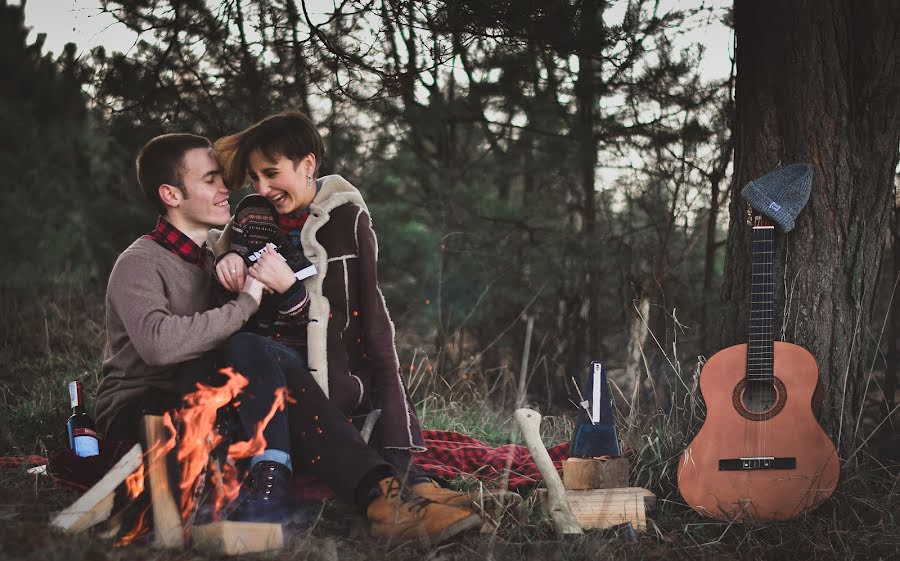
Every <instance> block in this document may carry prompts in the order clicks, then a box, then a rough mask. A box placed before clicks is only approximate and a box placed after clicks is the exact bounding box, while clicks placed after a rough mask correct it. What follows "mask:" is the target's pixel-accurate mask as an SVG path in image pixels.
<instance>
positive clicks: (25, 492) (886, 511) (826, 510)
mask: <svg viewBox="0 0 900 561" xmlns="http://www.w3.org/2000/svg"><path fill="white" fill-rule="evenodd" d="M56 291H57V292H59V293H60V294H61V295H62V296H61V297H55V298H51V299H44V301H45V302H46V303H45V304H43V305H42V306H37V305H33V304H25V303H23V302H22V301H16V300H14V299H12V298H11V297H10V295H8V294H7V295H2V294H0V296H2V297H3V298H4V299H3V301H2V302H0V309H2V310H3V317H4V319H5V320H6V321H4V322H3V326H2V327H0V361H2V362H0V363H2V370H0V416H2V417H0V418H3V419H4V423H3V424H2V428H0V455H4V456H9V455H21V454H35V453H36V454H42V455H46V454H47V453H48V452H52V451H54V450H57V449H59V448H61V447H62V446H64V445H65V441H64V422H65V418H66V416H67V414H68V412H67V410H66V405H67V404H66V390H65V383H66V381H67V380H69V379H71V378H73V377H79V378H82V379H83V380H84V382H85V386H86V390H87V394H88V395H89V396H90V398H91V400H92V401H93V394H94V391H95V390H96V384H97V381H98V380H97V376H98V373H99V356H100V353H101V351H102V344H103V333H102V298H101V296H100V292H99V290H95V291H93V292H91V291H88V292H86V293H85V292H82V291H77V290H74V289H71V290H68V289H66V288H65V287H62V288H57V289H56ZM54 293H55V292H54ZM671 374H672V376H675V377H676V378H674V382H675V383H673V384H672V387H673V388H675V390H673V394H672V400H673V403H675V406H674V407H673V410H672V411H671V412H670V413H667V414H666V415H662V414H659V415H657V416H655V417H651V418H645V419H643V420H642V422H641V424H640V427H639V430H635V431H634V432H633V433H632V435H631V436H630V438H629V444H630V447H631V448H632V449H633V455H632V457H631V464H632V474H631V477H632V482H633V483H634V484H637V485H640V486H644V487H648V488H650V489H651V490H653V491H654V492H655V493H656V494H657V495H658V497H659V498H660V501H659V509H658V511H657V512H655V513H654V514H653V516H652V522H651V524H650V528H649V531H648V532H647V533H646V534H644V535H642V536H641V537H640V540H639V542H638V543H636V544H627V543H623V542H621V541H619V540H617V539H615V538H610V537H608V536H605V535H603V534H601V533H591V534H588V535H586V536H584V537H583V538H579V539H572V540H566V541H563V542H559V541H557V540H556V539H555V536H554V533H553V530H552V527H551V526H550V524H549V522H548V520H547V519H546V518H545V517H544V516H543V515H542V513H541V511H540V509H539V508H537V507H536V505H535V504H534V500H533V499H531V498H526V501H525V503H524V505H523V506H522V508H519V509H512V510H509V511H507V512H505V513H503V515H502V517H500V525H499V527H498V528H497V529H496V530H495V531H493V532H489V533H486V534H477V533H474V534H471V535H468V536H465V537H464V538H463V539H461V540H459V541H457V542H453V543H450V544H445V545H443V546H440V547H437V548H434V549H428V548H423V547H421V546H417V545H413V544H406V545H402V544H389V543H384V542H379V541H375V540H372V539H371V538H369V537H368V536H367V535H366V532H365V527H364V524H363V523H362V522H361V520H360V517H359V516H358V515H357V514H356V513H355V512H354V511H353V510H352V509H349V508H347V507H344V506H342V505H339V504H336V503H328V504H326V505H325V507H324V509H323V511H322V513H321V516H320V518H319V520H318V522H317V523H316V525H315V526H314V527H313V528H312V529H311V530H310V531H307V532H298V533H295V534H293V535H292V538H291V543H290V546H289V548H288V549H287V550H286V551H285V552H283V553H282V554H281V555H279V558H286V559H299V560H307V559H309V560H314V561H316V560H326V559H327V560H333V559H342V560H343V559H350V560H356V559H359V560H362V559H398V560H405V559H430V560H435V561H437V560H442V561H450V560H466V559H492V560H502V559H522V558H524V559H550V560H557V559H597V558H606V557H612V558H617V559H619V558H622V559H667V560H671V559H688V558H690V559H696V558H704V559H705V558H708V559H792V560H795V559H807V558H815V559H817V560H829V559H841V560H843V559H894V558H900V554H898V551H900V469H898V466H897V465H885V464H884V461H885V460H884V459H883V458H881V459H877V458H875V457H872V456H870V455H869V454H868V451H867V450H866V449H863V450H861V451H860V452H859V454H858V456H859V457H860V459H861V462H860V465H859V469H857V470H856V471H855V472H853V473H844V474H843V478H842V480H841V483H840V485H839V487H838V490H837V492H836V493H835V495H834V497H833V498H832V499H831V500H829V501H828V502H827V503H826V504H825V505H824V506H823V507H821V508H820V509H818V510H817V511H816V512H815V513H813V514H810V515H807V516H803V517H801V518H799V519H797V520H794V521H791V522H787V523H779V524H773V523H767V524H762V523H748V524H725V523H720V522H714V521H710V520H706V519H703V518H701V517H699V516H697V515H696V514H694V513H693V511H691V510H690V509H689V508H688V507H686V506H685V505H684V504H683V503H682V502H681V500H680V497H679V495H678V492H677V486H676V482H675V472H674V469H675V465H676V460H677V457H678V455H679V454H680V452H681V449H682V448H683V446H684V443H685V442H686V441H687V440H688V439H689V436H690V435H692V434H693V431H695V430H696V427H697V426H698V423H699V422H700V419H701V414H702V408H701V407H699V404H697V403H696V402H695V401H694V398H693V397H692V394H691V392H690V391H689V390H690V388H691V380H692V377H693V375H694V373H690V374H688V375H683V374H682V373H681V372H674V373H671ZM682 376H683V378H682ZM682 382H683V383H682ZM473 387H477V385H463V386H460V387H458V388H455V390H454V391H455V393H454V392H442V395H441V396H440V397H438V396H437V395H435V394H432V395H431V396H426V397H424V398H422V399H421V402H420V411H421V413H422V417H423V421H424V424H425V425H426V426H428V427H433V428H443V429H449V430H457V431H461V432H466V433H469V434H472V435H473V436H475V437H477V438H480V439H483V440H485V441H487V442H490V443H493V444H503V443H505V442H507V441H508V439H509V438H510V435H511V433H512V424H511V421H510V412H509V411H502V410H499V409H498V408H496V407H495V406H492V404H490V403H485V402H484V401H483V400H480V399H479V395H478V392H477V391H474V390H471V389H466V388H473ZM679 388H681V389H679ZM543 429H544V439H545V442H546V443H547V444H548V445H551V444H554V443H556V442H559V441H562V440H566V439H567V438H568V434H569V432H570V431H571V420H569V419H568V418H567V417H555V418H549V419H548V420H547V423H546V425H545V426H544V427H543ZM458 483H459V484H460V485H463V486H465V485H473V484H474V482H472V481H468V482H466V481H460V482H458ZM76 496H77V493H75V492H73V491H70V490H66V489H61V488H58V487H56V486H54V485H53V484H52V482H51V481H50V480H49V478H45V477H38V476H34V475H29V474H27V473H25V471H24V469H22V468H0V558H15V559H35V560H41V561H45V560H57V559H59V560H64V559H65V560H68V559H86V560H88V559H89V560H106V559H110V560H113V559H123V560H124V559H128V560H135V559H137V560H143V559H147V560H154V561H174V560H183V559H204V558H206V557H205V556H204V555H202V554H200V553H197V552H182V553H170V552H165V551H158V550H154V549H152V548H150V547H148V546H147V545H145V544H144V545H141V544H138V545H133V546H130V547H127V548H113V547H112V544H111V542H110V541H108V540H103V539H100V538H98V537H97V536H96V535H92V534H84V535H79V536H69V535H62V534H59V533H56V532H54V531H52V530H51V529H50V528H49V526H48V520H49V517H50V516H51V514H52V513H53V512H55V511H58V510H60V509H62V508H64V507H65V506H67V505H68V504H70V503H71V502H72V501H73V500H74V499H75V498H76Z"/></svg>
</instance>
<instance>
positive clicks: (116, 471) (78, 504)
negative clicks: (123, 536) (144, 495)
mask: <svg viewBox="0 0 900 561" xmlns="http://www.w3.org/2000/svg"><path fill="white" fill-rule="evenodd" d="M142 455H143V450H142V449H141V445H140V444H135V445H134V447H133V448H131V450H129V451H128V452H126V453H125V455H124V456H122V457H121V458H120V459H119V461H118V462H116V465H114V466H113V467H112V469H110V470H109V471H108V472H107V473H106V475H104V476H103V478H102V479H101V480H100V481H98V482H97V484H96V485H94V486H93V487H91V488H90V489H88V491H87V492H86V493H85V494H84V495H82V496H81V497H79V498H78V500H77V501H75V502H74V503H72V506H70V507H69V508H67V509H65V510H63V511H62V512H60V513H59V514H57V515H56V516H55V517H54V518H53V520H52V521H51V522H50V524H52V525H53V526H55V527H56V528H59V529H60V530H64V531H66V532H72V533H77V532H82V531H84V530H87V529H88V528H90V527H91V526H93V525H95V524H98V523H100V522H103V521H104V520H106V519H107V518H109V515H110V514H111V513H112V508H113V502H114V500H115V494H116V488H118V487H119V485H122V483H123V482H124V481H125V479H126V478H127V477H128V476H129V475H131V474H132V473H134V472H135V470H137V469H138V468H139V467H140V466H141V456H142Z"/></svg>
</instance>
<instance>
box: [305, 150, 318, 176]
mask: <svg viewBox="0 0 900 561" xmlns="http://www.w3.org/2000/svg"><path fill="white" fill-rule="evenodd" d="M303 173H305V174H306V175H307V176H312V177H315V176H316V155H315V154H313V153H312V152H310V153H309V154H307V155H306V157H305V158H303Z"/></svg>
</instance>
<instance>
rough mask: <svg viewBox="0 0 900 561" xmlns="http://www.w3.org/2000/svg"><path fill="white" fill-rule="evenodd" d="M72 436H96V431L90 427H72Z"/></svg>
mask: <svg viewBox="0 0 900 561" xmlns="http://www.w3.org/2000/svg"><path fill="white" fill-rule="evenodd" d="M72 436H91V437H93V438H97V432H96V431H94V430H92V429H86V428H82V429H72Z"/></svg>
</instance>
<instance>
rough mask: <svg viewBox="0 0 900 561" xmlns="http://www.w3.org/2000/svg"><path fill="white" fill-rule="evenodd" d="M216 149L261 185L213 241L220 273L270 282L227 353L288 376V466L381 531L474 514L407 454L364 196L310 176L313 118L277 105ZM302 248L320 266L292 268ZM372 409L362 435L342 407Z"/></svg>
mask: <svg viewBox="0 0 900 561" xmlns="http://www.w3.org/2000/svg"><path fill="white" fill-rule="evenodd" d="M216 149H217V150H218V152H219V155H220V158H221V160H222V162H224V168H225V177H226V182H227V183H228V184H229V185H231V186H233V187H236V186H238V185H240V184H242V183H243V182H244V180H245V178H246V177H248V176H249V178H250V180H251V182H252V184H253V188H254V190H255V191H256V193H257V194H256V195H250V196H248V197H246V198H245V199H244V200H243V201H241V203H240V204H239V205H238V208H237V211H236V213H235V217H234V219H233V220H232V222H231V223H229V225H228V226H227V227H226V229H225V231H224V233H223V234H222V236H221V237H220V238H218V239H214V240H213V243H212V244H211V245H212V246H213V248H214V250H215V251H216V253H218V254H220V255H222V257H221V258H220V261H219V264H218V266H217V268H216V271H217V273H218V274H219V278H220V281H221V282H222V285H223V286H225V287H226V288H229V289H231V290H236V289H238V288H239V285H240V282H241V278H242V277H243V275H244V273H243V271H245V270H246V271H247V273H246V274H247V275H249V276H250V277H253V278H255V279H258V280H260V281H261V282H263V283H264V284H266V285H267V286H269V287H270V288H271V289H273V290H274V291H275V292H277V293H278V294H275V295H272V296H271V297H269V304H267V302H266V301H265V300H264V301H263V304H262V306H261V307H260V312H259V313H258V314H257V315H256V316H254V318H252V319H251V322H250V323H249V324H248V325H249V326H250V329H249V330H250V331H252V334H247V333H244V334H239V335H240V340H238V341H235V342H234V343H233V344H232V343H231V342H229V344H227V345H226V353H227V354H228V355H229V356H230V357H231V360H232V361H233V364H229V365H230V366H234V367H235V369H236V370H238V371H240V372H242V373H243V374H244V375H245V376H248V377H249V378H253V377H254V376H257V375H262V376H271V374H270V373H269V372H270V371H271V370H275V371H277V372H276V375H281V376H282V377H283V378H284V379H286V381H287V384H288V390H289V392H290V393H291V396H292V397H293V398H294V403H293V404H292V405H290V406H289V415H288V418H289V424H290V429H291V430H290V437H291V448H292V453H291V457H292V463H293V466H294V468H295V469H296V470H301V471H304V472H307V473H311V474H313V475H315V476H316V477H318V478H319V479H321V480H322V481H324V482H326V483H327V484H328V485H329V486H330V487H331V488H332V489H333V490H334V491H335V493H336V494H337V495H338V496H339V497H341V498H342V499H344V500H346V501H348V502H355V503H356V504H357V505H358V506H359V507H361V508H363V509H365V510H366V513H367V515H368V517H369V520H370V522H371V523H372V525H371V529H372V533H373V534H375V535H377V536H385V537H393V538H406V537H412V536H413V535H419V536H421V535H427V536H428V537H429V538H430V539H432V540H438V539H443V538H446V537H450V536H452V535H454V534H456V533H458V532H461V531H463V530H466V529H469V528H472V527H475V526H477V525H479V524H480V519H479V517H478V516H477V515H476V514H474V513H473V512H472V511H471V510H470V509H469V508H468V499H467V498H466V497H465V496H464V495H462V494H460V493H456V492H453V491H449V490H444V489H441V488H440V487H438V486H437V485H436V484H435V483H434V482H432V481H431V480H430V479H429V478H428V477H427V476H426V475H425V474H424V473H423V472H422V471H421V470H419V469H418V468H417V467H416V466H415V465H414V464H413V463H412V462H411V460H412V457H411V452H413V451H421V450H424V441H423V438H422V430H421V427H420V424H419V419H418V416H417V414H416V411H415V409H414V406H413V405H412V403H411V401H410V399H409V396H408V393H407V391H406V387H405V384H404V380H403V377H402V375H401V372H400V364H399V360H398V358H397V351H396V348H395V343H394V324H393V322H392V321H391V319H390V316H389V314H388V311H387V306H386V305H385V301H384V297H383V296H382V294H381V290H380V289H379V287H378V274H377V259H378V244H377V242H376V240H375V233H374V231H373V230H372V225H371V219H370V217H369V211H368V207H367V206H366V203H365V201H364V200H363V198H362V195H361V194H360V192H359V191H358V190H357V189H356V188H355V187H354V186H353V185H351V184H350V183H349V182H347V180H345V179H344V178H343V177H340V176H339V175H330V176H326V177H322V178H319V179H316V171H317V169H318V166H319V165H320V163H321V162H322V158H323V156H324V152H325V147H324V143H323V142H322V138H321V137H320V136H319V133H318V131H317V130H316V128H315V125H314V124H313V123H312V121H310V119H309V118H308V117H306V116H305V115H303V114H301V113H297V112H285V113H280V114H278V115H273V116H271V117H268V118H266V119H264V120H262V121H260V122H259V123H257V124H255V125H253V126H252V127H250V128H248V129H246V130H244V131H242V132H240V133H237V134H235V135H232V136H229V137H226V138H223V139H221V140H219V141H218V142H217V143H216ZM260 246H264V247H265V249H266V251H265V252H261V251H257V248H259V247H260ZM279 255H280V256H281V257H282V258H283V259H279V257H278V256H279ZM307 258H308V259H309V261H311V262H312V265H313V266H314V267H315V270H316V271H318V274H315V275H313V276H312V277H309V278H307V279H306V280H305V281H300V280H298V279H297V278H296V276H295V275H294V273H295V272H297V271H299V267H301V266H303V263H304V262H305V260H306V259H307ZM232 269H234V270H237V271H239V273H238V276H239V277H241V278H239V279H237V283H236V284H235V282H234V279H229V273H230V272H231V270H232ZM267 314H268V315H267ZM251 335H256V337H252V336H251ZM235 339H237V337H236V338H235ZM375 409H380V410H381V417H380V419H379V421H378V424H377V425H376V427H375V430H374V432H373V434H372V436H371V439H370V441H369V443H366V441H365V440H363V438H362V436H361V435H360V432H359V431H358V430H357V429H356V428H354V427H353V425H351V424H348V420H349V419H348V417H351V416H363V415H366V414H368V413H370V412H372V411H374V410H375ZM401 487H403V488H405V489H408V490H411V491H412V493H402V494H401V493H399V492H398V490H399V489H400V488H401Z"/></svg>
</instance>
